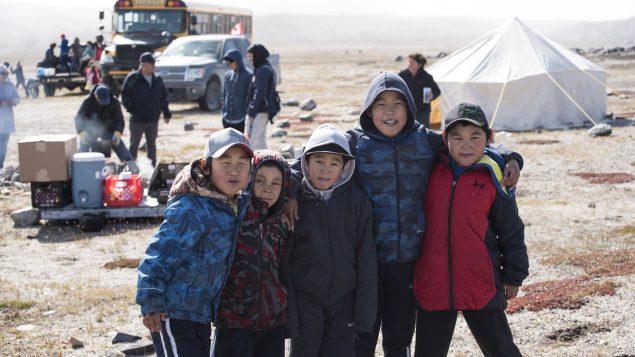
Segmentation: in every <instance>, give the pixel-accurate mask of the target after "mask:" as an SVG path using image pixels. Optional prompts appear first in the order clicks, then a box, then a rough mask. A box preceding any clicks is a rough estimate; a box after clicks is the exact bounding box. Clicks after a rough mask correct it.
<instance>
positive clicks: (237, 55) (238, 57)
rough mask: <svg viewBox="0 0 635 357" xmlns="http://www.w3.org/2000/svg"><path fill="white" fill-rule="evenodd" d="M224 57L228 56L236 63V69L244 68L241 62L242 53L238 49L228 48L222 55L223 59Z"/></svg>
mask: <svg viewBox="0 0 635 357" xmlns="http://www.w3.org/2000/svg"><path fill="white" fill-rule="evenodd" d="M226 58H230V59H231V60H232V61H234V62H236V63H238V70H242V69H245V64H244V63H243V55H241V54H240V51H238V50H229V51H227V53H225V55H224V56H223V60H225V59H226Z"/></svg>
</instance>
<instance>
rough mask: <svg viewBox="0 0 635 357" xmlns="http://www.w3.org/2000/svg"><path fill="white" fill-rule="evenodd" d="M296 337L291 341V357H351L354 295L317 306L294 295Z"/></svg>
mask: <svg viewBox="0 0 635 357" xmlns="http://www.w3.org/2000/svg"><path fill="white" fill-rule="evenodd" d="M296 305H297V307H298V315H299V317H300V337H298V338H294V339H292V340H291V357H318V356H319V357H331V356H351V355H352V354H353V341H354V340H353V338H354V335H355V293H354V292H351V293H349V294H347V295H346V296H344V297H343V298H341V299H340V300H339V301H338V302H337V303H335V304H333V305H328V306H325V305H321V304H319V303H317V302H315V301H313V300H311V298H310V297H308V296H306V295H304V294H303V293H301V292H298V294H297V295H296Z"/></svg>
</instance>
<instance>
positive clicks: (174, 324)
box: [152, 319, 212, 357]
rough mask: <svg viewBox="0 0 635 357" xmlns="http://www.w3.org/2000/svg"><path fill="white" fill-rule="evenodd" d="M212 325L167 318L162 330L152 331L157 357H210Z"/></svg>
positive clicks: (162, 324)
mask: <svg viewBox="0 0 635 357" xmlns="http://www.w3.org/2000/svg"><path fill="white" fill-rule="evenodd" d="M211 337H212V325H211V324H209V323H207V324H203V323H200V322H194V321H188V320H175V319H166V320H165V321H162V322H161V332H160V333H159V332H153V333H152V343H153V344H154V350H155V351H156V353H157V357H174V356H188V357H189V356H191V357H209V352H210V346H211Z"/></svg>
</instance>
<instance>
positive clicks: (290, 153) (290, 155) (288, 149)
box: [279, 143, 295, 160]
mask: <svg viewBox="0 0 635 357" xmlns="http://www.w3.org/2000/svg"><path fill="white" fill-rule="evenodd" d="M279 151H280V154H281V155H282V157H284V158H285V159H287V160H291V159H295V150H294V148H293V145H291V144H289V143H287V144H284V145H282V146H281V147H280V149H279Z"/></svg>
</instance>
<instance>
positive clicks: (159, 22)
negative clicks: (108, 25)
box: [113, 10, 185, 33]
mask: <svg viewBox="0 0 635 357" xmlns="http://www.w3.org/2000/svg"><path fill="white" fill-rule="evenodd" d="M113 26H114V29H115V30H114V31H115V32H118V33H130V32H151V33H161V32H163V31H168V32H172V33H178V32H184V31H185V12H184V11H183V10H168V11H164V10H162V11H156V10H118V11H117V16H116V18H115V21H114V24H113Z"/></svg>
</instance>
